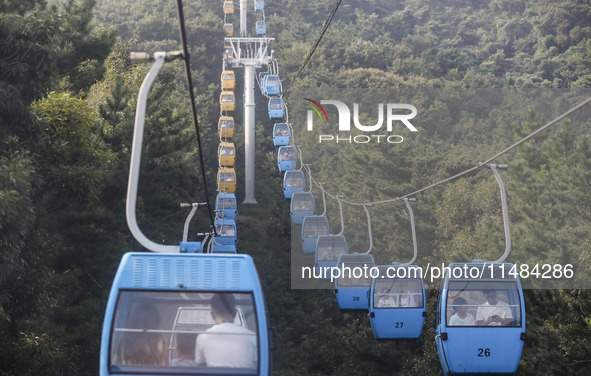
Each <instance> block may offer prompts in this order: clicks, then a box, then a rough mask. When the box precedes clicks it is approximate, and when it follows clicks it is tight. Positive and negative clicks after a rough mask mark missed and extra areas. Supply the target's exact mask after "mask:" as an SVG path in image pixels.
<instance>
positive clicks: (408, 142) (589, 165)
mask: <svg viewBox="0 0 591 376" xmlns="http://www.w3.org/2000/svg"><path fill="white" fill-rule="evenodd" d="M222 3H223V2H222V1H221V0H219V1H211V0H193V1H191V2H188V1H186V2H184V4H183V6H184V15H185V24H186V30H187V37H188V44H189V52H190V56H191V68H192V77H193V85H194V88H195V90H194V92H195V97H196V106H197V111H198V113H197V118H198V121H199V127H200V131H201V133H200V136H201V141H202V149H201V150H199V149H198V148H197V143H196V136H195V130H194V128H193V124H192V115H191V103H190V100H189V95H188V91H187V84H186V81H185V72H184V67H183V65H182V62H181V61H176V62H172V63H168V64H166V65H165V67H164V68H163V70H162V71H161V73H160V75H159V76H158V80H157V82H156V83H155V85H154V87H153V88H152V91H151V94H150V100H149V104H148V110H147V116H146V129H147V131H146V135H145V140H144V151H143V157H142V158H143V162H142V169H141V172H140V188H139V193H138V196H139V197H138V220H139V222H140V227H141V228H142V230H143V231H144V233H145V234H146V235H147V236H148V238H150V239H152V240H154V241H156V242H159V243H163V244H178V243H179V242H180V240H181V237H182V229H183V224H184V221H185V218H186V216H187V211H186V210H185V209H179V203H181V202H202V201H203V200H204V198H205V192H204V184H203V183H204V182H203V181H202V179H201V174H202V172H204V173H205V176H206V177H207V189H208V193H209V197H215V194H216V186H215V181H216V173H217V169H218V162H217V148H218V144H219V140H218V133H217V123H218V118H219V112H220V111H219V95H220V75H221V72H222V69H223V65H222V54H223V46H224V36H225V34H224V31H223V23H224V14H223V12H222ZM234 3H235V5H237V3H238V2H237V1H235V2H234ZM251 3H252V2H249V11H250V12H252V10H251V8H252V4H251ZM334 8H335V1H334V0H319V1H315V2H308V1H306V2H304V1H298V0H267V1H265V16H266V22H267V30H268V36H269V37H273V38H275V41H274V42H272V44H271V48H272V49H273V51H274V57H275V58H276V59H277V61H278V65H279V75H280V77H281V80H282V82H283V89H284V98H285V100H286V103H287V106H288V107H289V109H290V110H291V112H290V119H291V122H292V125H293V126H294V130H295V133H296V135H297V137H298V140H297V142H298V143H299V144H301V145H302V154H303V159H304V160H305V161H306V162H307V163H311V170H312V172H313V174H314V178H315V179H316V180H318V181H323V182H324V184H325V188H326V190H327V192H330V193H331V194H333V195H342V196H343V197H345V199H346V200H348V201H351V202H356V203H368V202H376V201H382V200H388V199H393V198H396V197H400V196H402V195H405V194H408V193H410V192H413V191H416V190H418V189H421V188H423V187H427V186H429V185H430V184H433V183H436V182H438V181H441V180H443V179H445V178H448V177H450V176H453V175H455V174H457V173H460V172H462V171H465V170H467V169H469V168H471V167H473V166H476V165H477V164H478V163H479V162H480V161H483V160H486V159H487V158H489V157H491V156H493V155H495V153H497V152H499V151H501V150H503V149H504V148H506V147H507V146H509V145H511V144H512V143H514V142H516V141H518V140H519V139H521V138H522V137H525V136H527V135H528V134H530V133H531V132H532V131H534V130H535V129H538V128H539V127H540V126H543V125H544V124H546V123H547V122H548V121H550V120H552V119H554V118H555V117H557V116H558V115H560V114H561V113H563V112H564V111H566V110H568V109H569V108H572V107H574V106H575V105H577V104H578V103H580V102H582V101H583V100H585V99H586V98H587V97H589V96H590V95H589V94H590V93H591V91H589V90H588V89H589V88H591V2H589V1H588V0H490V1H471V0H399V1H391V0H366V1H363V0H348V1H347V0H344V1H342V3H341V4H340V6H339V8H338V10H337V12H336V13H335V16H334V18H333V19H332V22H331V23H330V26H329V28H328V30H327V31H326V33H325V34H324V36H323V38H322V40H321V42H320V44H319V45H318V48H317V49H316V50H315V52H314V54H313V55H312V57H311V59H310V60H309V62H308V64H307V65H306V67H305V68H304V69H303V70H302V71H301V73H300V74H299V75H298V71H299V70H300V68H301V67H302V64H303V63H304V60H305V59H306V56H307V55H308V54H309V52H310V51H311V49H312V48H313V46H314V44H315V43H316V41H317V40H318V38H319V37H320V33H321V31H322V28H323V26H324V25H325V23H326V22H327V18H328V16H329V14H330V12H331V11H332V10H333V9H334ZM0 10H1V12H0V376H26V375H72V376H77V375H98V369H99V352H100V350H99V348H100V336H101V330H102V321H103V316H104V312H105V306H106V302H107V298H108V295H109V290H110V287H111V284H112V281H113V277H114V275H115V271H116V269H117V266H118V264H119V261H120V259H121V257H122V255H123V254H124V253H126V252H130V251H142V250H143V249H142V247H141V246H140V245H139V244H138V243H137V241H136V240H135V239H134V238H133V237H132V235H131V233H130V232H129V229H128V227H127V223H126V220H125V195H126V189H127V179H128V173H129V160H130V150H131V142H132V132H133V124H134V115H135V107H136V104H137V99H136V98H137V93H138V90H139V87H140V85H141V83H142V80H143V78H144V76H145V74H146V73H147V71H148V69H149V66H148V65H142V64H139V65H134V64H132V63H131V61H130V59H129V53H130V52H132V51H142V52H155V51H163V50H168V51H171V50H179V49H180V48H181V45H180V37H179V26H178V19H177V9H176V2H175V1H158V2H157V1H154V0H142V1H139V0H101V1H95V0H24V1H23V0H20V1H17V0H4V1H2V2H0ZM254 20H255V16H254V15H252V14H250V15H249V25H252V27H251V34H252V35H256V33H255V29H254V22H253V21H254ZM233 21H234V23H235V27H237V24H238V15H237V14H234V15H233ZM237 72H238V74H237V76H238V77H240V76H241V74H240V72H241V70H237ZM242 87H243V86H242V82H241V80H240V79H239V80H238V89H237V93H238V92H239V91H240V90H241V89H242ZM586 89H587V90H586ZM335 93H338V95H340V97H339V98H340V99H339V98H337V99H339V100H343V101H345V100H350V101H355V100H357V99H356V98H358V97H357V96H364V95H365V96H366V97H365V99H364V100H366V102H364V103H371V106H374V104H375V103H376V100H377V102H379V101H380V98H381V97H379V96H380V95H383V96H384V98H387V99H384V100H383V101H386V102H392V101H393V99H394V98H399V99H400V100H401V101H402V102H404V101H405V100H408V101H410V102H408V103H414V104H415V105H417V106H419V105H421V107H420V108H421V109H423V108H424V109H425V110H424V111H421V113H420V114H419V115H417V117H416V119H415V120H413V124H415V125H416V126H417V128H418V132H413V133H412V134H411V132H408V131H407V130H405V129H402V128H397V129H395V131H396V132H399V134H400V135H402V136H403V137H404V138H405V141H404V142H402V143H400V144H397V145H394V146H393V145H390V144H388V143H380V144H375V143H374V144H362V145H354V144H331V145H327V147H321V146H323V145H318V143H317V134H312V133H311V132H306V130H305V127H306V114H305V111H306V109H308V108H307V107H306V106H305V105H303V104H302V98H303V97H305V96H307V97H309V98H313V99H315V100H320V99H330V97H329V96H330V95H333V96H335V95H336V94H335ZM237 98H238V106H239V108H240V105H241V100H242V99H241V98H242V96H241V95H237ZM390 98H392V100H391V99H390ZM263 99H264V98H263V97H261V96H260V95H257V106H256V119H257V125H256V198H257V201H258V203H259V204H258V205H256V206H249V205H241V206H240V207H239V217H238V228H239V230H238V236H239V241H238V244H239V252H243V253H248V254H250V255H252V257H253V259H254V261H255V263H256V266H257V269H258V272H259V275H260V278H261V282H262V284H263V289H264V292H265V299H266V303H267V311H268V315H269V320H270V323H271V325H272V326H273V327H275V330H276V342H277V343H276V347H277V348H276V350H275V352H274V374H276V375H281V376H296V375H297V376H300V375H394V374H396V375H438V374H442V371H441V366H440V363H439V359H438V355H437V349H436V346H435V341H434V336H435V328H434V326H433V323H434V321H435V314H434V309H433V308H434V307H435V304H436V303H435V302H436V299H437V293H438V291H437V288H438V284H434V285H432V286H428V287H430V288H429V289H428V290H427V317H426V320H425V326H424V329H423V333H422V335H421V337H420V338H419V339H416V340H397V341H377V340H376V339H375V338H374V336H373V333H372V330H371V327H370V325H369V321H368V318H367V314H366V313H342V312H340V310H339V308H338V306H337V304H336V301H335V296H334V292H333V290H332V289H330V288H322V289H297V288H292V287H293V286H292V277H291V273H292V251H293V250H292V248H293V247H292V243H293V242H294V239H295V241H299V239H298V238H299V233H297V232H296V231H297V230H298V228H297V226H292V225H291V222H290V212H289V202H288V200H285V199H284V197H283V191H282V178H283V176H282V174H280V173H279V172H278V171H277V165H276V158H277V152H276V149H275V147H274V146H273V140H272V125H273V124H272V122H271V121H270V120H269V119H268V116H267V113H266V102H265V101H263ZM383 101H382V102H383ZM588 107H591V106H588ZM327 108H328V106H327ZM362 111H365V112H362V113H361V114H359V118H360V120H361V122H362V123H363V124H374V123H373V122H375V113H374V112H373V111H375V108H372V107H369V106H368V107H367V108H365V107H364V108H362ZM590 112H591V109H590V108H583V109H581V111H580V113H577V114H574V115H573V116H570V117H567V118H566V119H564V120H562V121H560V122H559V123H557V124H556V125H555V126H553V127H551V128H549V129H548V130H546V131H544V132H542V133H540V134H538V135H537V136H535V137H533V138H532V139H530V140H529V141H527V142H525V143H523V144H521V145H520V146H518V147H516V148H515V149H513V150H512V151H510V152H508V153H506V154H504V155H502V156H501V157H499V158H498V160H496V161H495V163H506V164H508V165H509V168H508V169H507V170H506V171H502V172H501V174H502V176H503V179H504V181H505V184H506V188H507V196H508V202H509V211H510V220H511V231H512V241H513V251H512V252H513V254H512V256H511V257H509V259H508V260H507V261H508V262H516V263H520V264H530V265H534V264H536V263H552V264H561V265H565V264H573V265H574V266H575V271H576V272H577V273H578V274H579V275H580V276H582V277H581V279H579V280H578V281H577V283H575V284H572V285H568V284H565V285H552V283H548V284H545V285H544V286H543V289H540V288H527V289H524V297H525V305H526V331H527V339H526V340H525V344H524V349H523V354H522V357H521V361H520V364H519V368H518V371H517V375H588V374H590V373H591V284H589V283H585V281H588V280H589V275H588V273H589V270H591V214H590V213H591V137H590V133H589V129H590V127H589V118H590V116H589V114H590ZM235 116H236V119H237V124H238V126H237V133H238V134H237V135H235V137H234V140H235V143H236V147H237V149H238V152H237V162H236V165H237V173H238V189H237V196H238V198H239V202H240V201H241V199H243V198H244V168H243V166H244V153H243V150H244V130H243V129H242V127H240V122H241V116H242V112H241V111H236V115H235ZM329 116H332V117H334V116H335V113H334V112H333V113H329ZM372 121H373V122H372ZM415 121H416V123H415ZM318 124H319V123H317V125H318ZM330 126H333V124H332V123H331V124H330ZM319 128H320V127H319ZM322 129H323V131H326V132H327V133H333V134H334V133H335V132H336V130H335V129H332V130H330V129H328V128H327V126H325V127H323V128H322ZM199 153H202V154H203V156H204V160H205V168H206V170H205V171H201V170H200V167H199ZM313 192H314V195H315V197H316V199H317V200H320V197H321V192H320V190H318V189H315V190H313ZM416 197H417V202H416V203H413V204H412V205H413V210H414V215H415V218H416V221H417V242H418V247H419V255H420V258H419V261H420V262H421V263H425V264H426V263H428V262H430V263H439V264H440V263H442V262H445V263H449V262H453V261H458V262H460V261H461V262H466V261H471V260H472V259H475V258H481V259H487V260H488V259H496V257H499V256H500V254H501V253H502V251H503V249H504V247H505V244H504V237H503V222H502V216H501V204H500V197H499V189H498V186H497V183H496V181H495V179H494V178H493V176H492V174H491V172H490V170H488V169H481V170H478V171H476V172H473V173H471V174H468V175H466V176H463V177H461V178H459V179H455V180H453V181H450V182H448V183H446V184H442V185H440V186H438V187H436V188H433V189H429V190H426V191H424V192H422V193H420V194H418V195H417V196H416ZM326 210H327V216H328V217H329V219H330V222H331V227H332V228H334V229H339V228H340V217H339V215H338V203H337V202H336V201H335V200H330V199H329V200H328V201H327V202H326ZM344 213H345V214H344V222H345V235H346V236H347V240H348V241H349V242H350V249H351V250H355V251H358V252H365V251H366V250H367V247H368V227H367V223H366V217H365V213H364V211H363V209H362V208H360V207H359V206H352V205H345V208H344ZM370 213H371V215H372V221H373V224H372V226H373V235H374V239H373V249H374V250H373V254H374V256H375V257H376V261H377V262H378V264H389V263H391V262H393V261H399V260H400V261H405V260H407V259H410V258H411V256H412V255H411V252H412V251H411V250H412V240H411V236H410V221H409V216H408V212H407V211H406V208H405V206H404V204H403V203H401V202H399V201H398V202H392V203H388V204H385V205H373V206H372V207H371V208H370ZM207 223H208V220H207V214H206V213H205V212H199V213H198V214H197V215H196V216H195V219H194V222H193V226H192V229H195V231H200V232H203V231H209V230H210V228H209V227H210V226H209V225H208V224H207Z"/></svg>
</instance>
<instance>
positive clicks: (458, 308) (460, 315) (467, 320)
mask: <svg viewBox="0 0 591 376" xmlns="http://www.w3.org/2000/svg"><path fill="white" fill-rule="evenodd" d="M453 310H454V315H453V316H452V317H451V318H450V319H449V324H448V325H449V326H474V325H476V321H475V320H474V316H472V314H471V313H470V312H468V302H467V301H466V299H464V298H462V297H461V296H460V297H457V298H455V299H454V300H453Z"/></svg>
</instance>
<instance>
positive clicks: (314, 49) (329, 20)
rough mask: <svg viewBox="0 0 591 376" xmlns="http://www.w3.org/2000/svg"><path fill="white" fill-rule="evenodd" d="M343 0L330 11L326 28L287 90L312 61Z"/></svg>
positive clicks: (325, 22)
mask: <svg viewBox="0 0 591 376" xmlns="http://www.w3.org/2000/svg"><path fill="white" fill-rule="evenodd" d="M341 1H343V0H337V3H336V5H335V7H334V9H333V10H332V12H330V14H329V15H328V18H327V19H326V21H324V28H323V29H322V33H321V34H320V37H319V38H318V40H317V41H316V43H314V46H313V47H312V50H311V51H310V53H309V54H308V56H306V59H305V60H304V63H303V64H302V66H301V67H300V69H299V70H298V73H297V74H296V75H295V77H294V78H293V80H291V83H290V84H289V85H287V88H286V89H285V90H287V89H289V88H290V87H291V85H292V84H293V83H294V82H295V81H296V80H297V79H298V77H299V76H300V74H301V73H302V71H303V70H304V68H305V67H306V65H307V64H308V61H310V58H311V57H312V55H313V54H314V51H316V48H317V47H318V45H319V44H320V41H321V40H322V37H324V33H326V30H328V27H329V26H330V23H331V22H332V18H333V17H334V15H335V13H336V12H337V9H339V5H341Z"/></svg>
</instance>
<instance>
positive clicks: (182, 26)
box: [176, 0, 218, 236]
mask: <svg viewBox="0 0 591 376" xmlns="http://www.w3.org/2000/svg"><path fill="white" fill-rule="evenodd" d="M176 7H177V15H178V20H179V31H180V35H181V44H182V47H183V61H184V62H185V73H186V77H187V86H188V88H189V97H190V99H191V110H192V112H193V124H194V125H195V134H196V136H197V148H198V150H199V164H200V165H201V177H202V179H203V188H204V189H203V190H204V191H205V201H206V202H207V209H208V213H209V219H210V221H211V228H212V230H213V232H214V234H215V235H216V236H217V235H218V234H217V232H216V229H215V221H214V219H213V211H212V210H211V205H210V204H209V195H208V193H207V178H206V176H205V162H204V161H203V148H202V147H201V135H200V132H199V123H198V121H197V107H196V105H195V94H194V93H193V79H192V78H191V62H190V61H189V48H188V47H187V32H186V30H185V16H184V14H183V3H182V0H177V1H176Z"/></svg>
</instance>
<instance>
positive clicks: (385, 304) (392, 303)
mask: <svg viewBox="0 0 591 376" xmlns="http://www.w3.org/2000/svg"><path fill="white" fill-rule="evenodd" d="M379 295H380V299H379V300H378V308H392V307H398V304H397V303H396V300H395V299H394V298H393V297H392V295H390V292H389V291H388V289H383V290H382V292H381V293H380V294H379Z"/></svg>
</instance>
